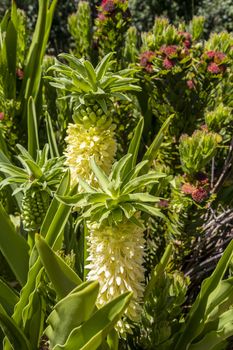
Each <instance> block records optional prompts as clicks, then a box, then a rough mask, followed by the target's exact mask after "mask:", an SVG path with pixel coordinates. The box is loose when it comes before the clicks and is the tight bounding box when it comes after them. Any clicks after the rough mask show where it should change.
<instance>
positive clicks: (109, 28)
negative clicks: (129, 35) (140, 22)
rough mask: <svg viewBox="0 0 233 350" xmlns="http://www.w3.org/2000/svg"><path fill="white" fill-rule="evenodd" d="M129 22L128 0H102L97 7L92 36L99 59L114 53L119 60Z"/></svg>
mask: <svg viewBox="0 0 233 350" xmlns="http://www.w3.org/2000/svg"><path fill="white" fill-rule="evenodd" d="M130 20H131V16H130V11H129V9H128V0H126V1H125V0H102V2H101V4H100V6H99V7H98V16H97V18H96V20H95V28H96V30H95V34H94V40H95V41H96V45H97V49H98V53H99V57H100V58H102V57H104V55H106V54H107V53H109V52H111V51H115V53H116V57H117V58H118V60H120V58H121V53H122V49H123V47H124V40H125V33H126V32H127V29H128V28H129V26H130Z"/></svg>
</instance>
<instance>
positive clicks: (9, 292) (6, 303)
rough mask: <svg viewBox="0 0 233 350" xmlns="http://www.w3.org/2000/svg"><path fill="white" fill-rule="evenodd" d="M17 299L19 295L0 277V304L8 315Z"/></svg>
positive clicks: (11, 312) (10, 313)
mask: <svg viewBox="0 0 233 350" xmlns="http://www.w3.org/2000/svg"><path fill="white" fill-rule="evenodd" d="M18 300H19V297H18V296H17V294H16V293H15V291H14V290H13V289H12V288H10V287H9V286H8V285H7V284H6V283H5V282H4V281H2V279H0V304H1V305H2V306H3V308H4V309H5V310H6V312H7V314H8V315H9V316H11V315H12V314H13V311H14V307H15V305H16V303H17V302H18Z"/></svg>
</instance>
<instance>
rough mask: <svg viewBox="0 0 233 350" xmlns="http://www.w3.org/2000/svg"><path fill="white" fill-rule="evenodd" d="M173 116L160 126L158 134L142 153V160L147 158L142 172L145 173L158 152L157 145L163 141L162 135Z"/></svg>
mask: <svg viewBox="0 0 233 350" xmlns="http://www.w3.org/2000/svg"><path fill="white" fill-rule="evenodd" d="M173 117H174V115H171V116H170V117H169V118H168V119H167V120H166V121H165V122H164V123H163V125H162V127H161V128H160V130H159V132H158V134H157V135H156V137H155V139H154V141H153V142H152V144H151V145H150V147H149V148H148V149H147V151H146V153H145V154H144V156H143V159H142V160H148V163H147V166H146V167H145V168H144V169H143V173H145V172H146V171H147V170H148V169H149V168H150V166H151V163H152V162H153V160H154V159H155V157H156V155H157V153H158V150H159V147H160V145H161V143H162V142H163V139H164V136H165V134H166V132H167V130H168V127H169V125H170V123H171V120H172V118H173Z"/></svg>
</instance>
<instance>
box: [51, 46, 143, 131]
mask: <svg viewBox="0 0 233 350" xmlns="http://www.w3.org/2000/svg"><path fill="white" fill-rule="evenodd" d="M112 56H113V53H109V54H108V55H106V56H105V57H104V58H103V59H102V60H101V61H100V62H99V64H98V65H97V66H96V67H95V68H94V67H93V65H92V64H91V63H90V62H89V61H87V60H79V59H77V58H75V57H74V56H72V55H69V54H62V55H60V57H61V58H64V59H65V60H66V61H67V62H68V63H69V65H65V64H63V63H60V62H59V61H56V63H55V65H54V66H53V67H51V69H54V71H55V72H56V73H57V74H58V76H57V77H54V78H53V77H50V78H49V79H50V80H51V81H52V82H51V85H52V86H54V87H56V88H58V89H62V90H65V91H66V92H67V95H66V97H67V98H70V102H71V104H72V105H74V116H73V118H74V120H75V122H76V123H81V124H84V125H85V127H87V128H89V127H90V126H91V125H97V126H104V127H106V128H107V127H108V126H109V125H110V124H111V118H109V119H108V120H107V116H108V115H109V113H108V114H107V112H108V106H109V103H110V102H112V99H113V98H116V99H118V100H129V98H128V97H127V95H126V94H125V92H127V91H140V90H141V89H140V87H139V86H137V85H134V83H135V82H137V79H135V78H132V77H131V76H132V74H133V73H134V70H133V69H125V70H122V71H118V72H116V73H113V72H111V71H109V68H110V67H111V66H112V65H113V63H114V62H113V60H112V59H111V58H112Z"/></svg>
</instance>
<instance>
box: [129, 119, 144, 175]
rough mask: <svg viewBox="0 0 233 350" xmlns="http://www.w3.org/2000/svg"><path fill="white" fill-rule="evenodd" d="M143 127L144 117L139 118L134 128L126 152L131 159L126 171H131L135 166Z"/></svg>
mask: <svg viewBox="0 0 233 350" xmlns="http://www.w3.org/2000/svg"><path fill="white" fill-rule="evenodd" d="M143 127H144V119H143V118H141V119H140V120H139V122H138V124H137V126H136V128H135V129H134V133H133V138H132V140H131V141H130V144H129V149H128V152H127V153H129V154H132V160H131V164H130V165H129V168H128V169H127V172H129V171H131V170H132V169H133V168H134V167H135V166H136V163H137V158H138V151H139V147H140V142H141V137H142V131H143Z"/></svg>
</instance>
